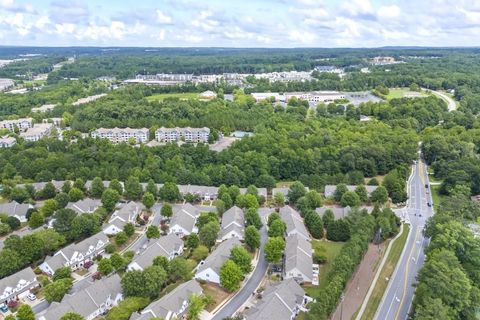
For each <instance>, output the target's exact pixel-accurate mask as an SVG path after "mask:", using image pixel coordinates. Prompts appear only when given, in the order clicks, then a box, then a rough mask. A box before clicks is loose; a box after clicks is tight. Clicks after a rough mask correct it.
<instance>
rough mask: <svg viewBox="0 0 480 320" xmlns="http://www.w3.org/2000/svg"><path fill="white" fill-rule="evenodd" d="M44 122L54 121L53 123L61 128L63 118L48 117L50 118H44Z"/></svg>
mask: <svg viewBox="0 0 480 320" xmlns="http://www.w3.org/2000/svg"><path fill="white" fill-rule="evenodd" d="M42 122H43V123H53V125H54V126H55V127H57V128H60V127H61V126H62V123H63V119H62V118H48V119H43V120H42Z"/></svg>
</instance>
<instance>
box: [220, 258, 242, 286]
mask: <svg viewBox="0 0 480 320" xmlns="http://www.w3.org/2000/svg"><path fill="white" fill-rule="evenodd" d="M242 279H243V273H242V270H241V269H240V267H239V266H237V265H236V264H235V262H233V261H232V260H230V259H229V260H226V261H225V262H224V263H223V264H222V266H221V268H220V285H221V286H222V287H223V288H225V290H227V291H229V292H233V291H235V290H237V289H238V288H240V282H241V281H242Z"/></svg>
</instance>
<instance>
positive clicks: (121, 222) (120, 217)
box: [103, 201, 145, 235]
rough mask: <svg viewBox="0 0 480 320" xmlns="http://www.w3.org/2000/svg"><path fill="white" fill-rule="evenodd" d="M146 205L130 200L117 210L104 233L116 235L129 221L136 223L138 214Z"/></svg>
mask: <svg viewBox="0 0 480 320" xmlns="http://www.w3.org/2000/svg"><path fill="white" fill-rule="evenodd" d="M144 208H145V207H144V205H143V204H141V203H138V202H135V201H130V202H129V203H126V204H124V205H122V206H121V207H120V209H118V210H115V212H114V213H113V214H112V216H111V217H110V219H109V220H108V225H107V226H106V227H105V228H104V229H103V233H105V234H107V235H115V234H117V233H119V232H120V231H123V227H124V226H125V225H126V224H127V223H133V224H135V221H136V220H137V217H138V215H139V214H140V212H142V210H143V209H144Z"/></svg>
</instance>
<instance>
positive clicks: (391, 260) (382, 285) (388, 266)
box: [362, 224, 410, 320]
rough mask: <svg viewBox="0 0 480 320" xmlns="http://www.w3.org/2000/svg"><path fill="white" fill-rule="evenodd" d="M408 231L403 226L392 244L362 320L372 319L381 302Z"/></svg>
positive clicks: (406, 226) (405, 226) (407, 228)
mask: <svg viewBox="0 0 480 320" xmlns="http://www.w3.org/2000/svg"><path fill="white" fill-rule="evenodd" d="M409 230H410V227H409V226H408V225H407V224H404V225H403V233H402V235H401V236H400V237H399V238H398V239H397V240H395V242H394V243H393V245H392V249H391V250H390V253H389V254H388V257H387V261H385V264H384V266H383V269H382V271H381V273H380V277H379V278H378V281H377V283H376V285H375V288H374V289H373V292H372V295H371V296H370V300H369V301H368V304H367V307H366V308H365V312H364V313H363V316H362V319H365V320H366V319H373V316H374V315H375V312H376V311H377V308H378V305H379V304H380V301H381V300H382V297H383V294H384V292H385V290H386V289H387V285H388V281H386V280H385V279H386V278H389V279H390V277H391V276H392V273H393V271H394V270H395V266H396V265H397V262H398V259H400V256H401V255H402V251H403V247H404V246H405V242H406V241H407V236H408V231H409Z"/></svg>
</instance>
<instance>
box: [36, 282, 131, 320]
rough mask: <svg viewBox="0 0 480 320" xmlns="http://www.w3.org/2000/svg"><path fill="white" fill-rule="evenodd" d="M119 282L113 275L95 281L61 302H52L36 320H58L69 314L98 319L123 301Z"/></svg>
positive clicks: (86, 319)
mask: <svg viewBox="0 0 480 320" xmlns="http://www.w3.org/2000/svg"><path fill="white" fill-rule="evenodd" d="M120 280H121V279H120V276H119V275H118V274H114V275H112V276H110V277H108V278H102V279H100V280H97V281H95V282H94V283H93V284H91V285H90V286H88V287H86V288H85V289H82V290H80V291H77V292H75V293H72V294H67V295H65V296H64V297H63V299H62V301H61V302H52V304H51V305H50V306H49V307H48V309H47V310H46V311H44V312H42V313H40V314H39V315H38V316H37V319H38V320H59V319H60V318H61V317H62V316H63V315H65V314H66V313H69V312H73V313H77V314H79V315H80V316H82V317H83V318H84V319H85V320H93V319H95V318H97V317H100V316H102V315H103V314H105V313H106V312H107V311H108V310H110V309H111V308H113V307H114V306H117V305H118V303H119V302H120V301H122V300H123V294H122V286H121V283H120Z"/></svg>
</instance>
